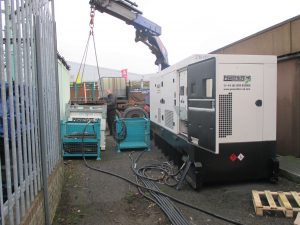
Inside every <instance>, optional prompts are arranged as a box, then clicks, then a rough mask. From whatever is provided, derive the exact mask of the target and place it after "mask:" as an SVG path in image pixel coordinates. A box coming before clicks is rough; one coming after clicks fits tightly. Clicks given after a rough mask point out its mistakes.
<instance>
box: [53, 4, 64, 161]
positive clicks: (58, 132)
mask: <svg viewBox="0 0 300 225" xmlns="http://www.w3.org/2000/svg"><path fill="white" fill-rule="evenodd" d="M54 11H55V10H54V0H52V19H53V40H54V56H55V85H56V105H57V110H56V114H57V119H56V120H57V123H56V125H57V142H58V144H57V146H58V149H57V159H58V160H61V152H62V149H61V139H60V99H59V77H58V64H57V32H56V22H55V12H54Z"/></svg>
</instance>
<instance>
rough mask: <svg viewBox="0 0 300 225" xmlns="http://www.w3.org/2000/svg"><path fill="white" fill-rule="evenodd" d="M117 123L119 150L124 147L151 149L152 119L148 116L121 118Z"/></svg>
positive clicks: (117, 119)
mask: <svg viewBox="0 0 300 225" xmlns="http://www.w3.org/2000/svg"><path fill="white" fill-rule="evenodd" d="M115 123H116V134H115V138H116V142H117V145H116V147H117V151H118V152H120V151H122V150H124V149H147V150H150V120H149V119H148V118H119V117H117V118H116V120H115Z"/></svg>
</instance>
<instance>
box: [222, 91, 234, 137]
mask: <svg viewBox="0 0 300 225" xmlns="http://www.w3.org/2000/svg"><path fill="white" fill-rule="evenodd" d="M229 135H232V93H229V94H228V95H219V138H225V137H227V136H229Z"/></svg>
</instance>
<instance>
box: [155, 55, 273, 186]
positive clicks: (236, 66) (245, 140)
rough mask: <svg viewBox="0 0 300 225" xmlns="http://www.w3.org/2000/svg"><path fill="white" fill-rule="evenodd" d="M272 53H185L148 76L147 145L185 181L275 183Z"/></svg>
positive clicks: (200, 182)
mask: <svg viewBox="0 0 300 225" xmlns="http://www.w3.org/2000/svg"><path fill="white" fill-rule="evenodd" d="M276 89H277V58H276V57H275V56H259V55H193V56H191V57H189V58H187V59H185V60H183V61H181V62H179V63H177V64H175V65H173V66H171V67H169V68H167V69H165V70H163V71H161V72H159V73H158V74H156V75H155V76H153V77H152V78H151V81H150V104H151V111H150V115H151V116H150V119H151V130H152V133H153V137H154V141H155V144H156V145H158V146H159V147H160V149H162V150H163V151H164V152H165V153H166V154H167V155H168V156H170V158H171V159H173V160H174V161H175V162H177V163H178V164H180V163H182V158H183V156H185V157H184V158H185V159H188V160H190V162H191V168H190V169H189V171H188V173H187V180H188V181H189V183H191V184H192V186H193V187H194V188H199V187H200V186H201V185H202V184H203V183H214V182H227V181H230V182H235V181H241V180H249V179H252V180H253V179H265V178H270V179H272V181H276V180H277V176H278V167H279V164H278V161H277V159H276V153H275V152H276V99H277V92H276Z"/></svg>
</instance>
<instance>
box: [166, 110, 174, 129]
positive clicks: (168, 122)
mask: <svg viewBox="0 0 300 225" xmlns="http://www.w3.org/2000/svg"><path fill="white" fill-rule="evenodd" d="M165 117H166V119H165V126H166V127H168V128H171V129H173V127H174V123H173V122H174V113H173V111H171V110H165Z"/></svg>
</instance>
